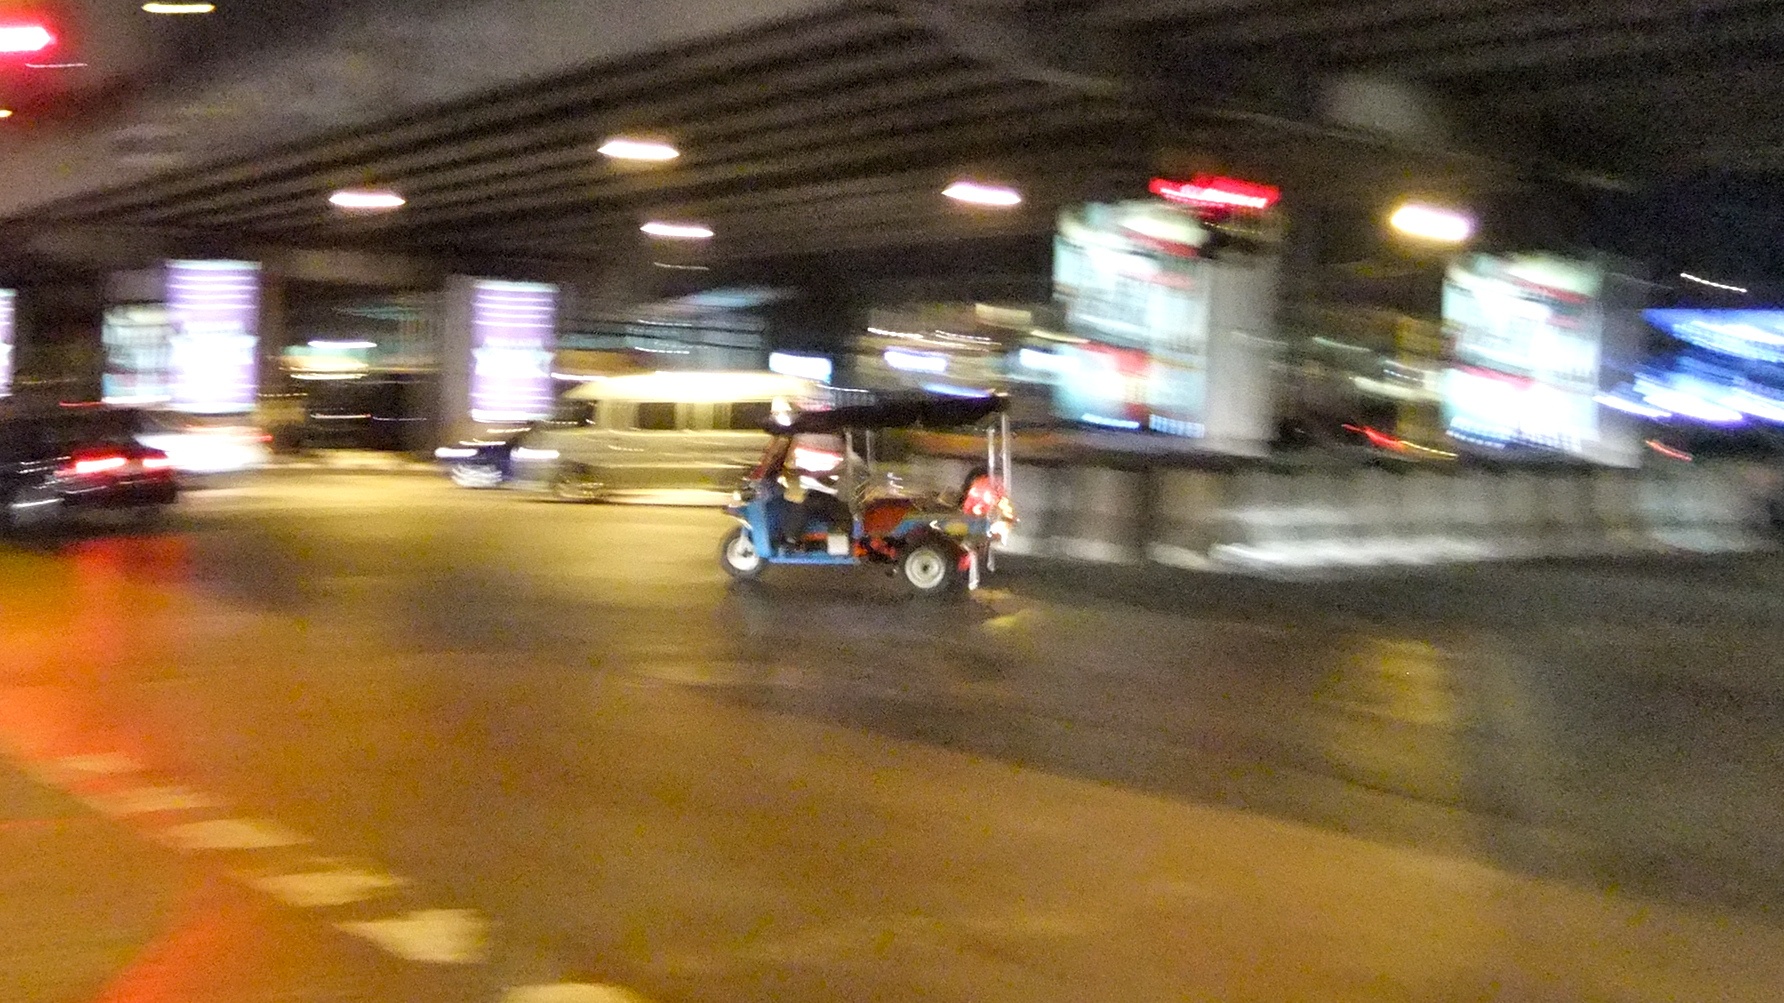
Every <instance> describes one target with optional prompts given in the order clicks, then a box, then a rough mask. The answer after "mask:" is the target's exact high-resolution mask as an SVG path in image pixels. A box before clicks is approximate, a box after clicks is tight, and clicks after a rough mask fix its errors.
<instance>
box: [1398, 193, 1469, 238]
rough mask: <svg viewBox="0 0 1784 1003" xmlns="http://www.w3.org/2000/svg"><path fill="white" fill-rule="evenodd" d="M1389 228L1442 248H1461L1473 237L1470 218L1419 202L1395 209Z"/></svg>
mask: <svg viewBox="0 0 1784 1003" xmlns="http://www.w3.org/2000/svg"><path fill="white" fill-rule="evenodd" d="M1388 225H1389V226H1391V227H1393V228H1394V229H1396V230H1398V231H1400V232H1401V233H1404V234H1406V235H1407V236H1408V237H1417V238H1418V239H1420V240H1429V241H1433V242H1435V243H1439V244H1460V243H1462V242H1463V241H1466V240H1467V239H1468V238H1469V237H1472V236H1474V221H1473V220H1471V219H1469V218H1468V217H1467V216H1464V215H1462V214H1461V213H1459V212H1452V211H1451V210H1449V209H1439V208H1438V207H1436V206H1430V205H1422V204H1420V203H1417V202H1408V203H1407V204H1405V205H1403V206H1401V207H1400V208H1398V209H1395V210H1394V214H1393V215H1392V216H1389V217H1388Z"/></svg>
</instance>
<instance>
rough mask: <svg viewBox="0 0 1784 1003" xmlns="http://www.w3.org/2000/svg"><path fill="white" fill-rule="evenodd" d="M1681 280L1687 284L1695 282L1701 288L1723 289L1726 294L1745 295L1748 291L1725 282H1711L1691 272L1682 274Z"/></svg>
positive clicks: (1680, 275) (1680, 274)
mask: <svg viewBox="0 0 1784 1003" xmlns="http://www.w3.org/2000/svg"><path fill="white" fill-rule="evenodd" d="M1679 278H1681V279H1684V280H1685V281H1686V282H1695V283H1697V284H1698V285H1700V286H1709V287H1710V288H1711V289H1721V290H1723V291H1725V292H1731V293H1744V292H1746V291H1747V290H1746V289H1745V288H1744V287H1742V286H1731V285H1728V284H1727V283H1725V282H1711V281H1710V280H1709V279H1706V278H1702V277H1700V276H1696V275H1693V274H1691V273H1690V272H1680V273H1679Z"/></svg>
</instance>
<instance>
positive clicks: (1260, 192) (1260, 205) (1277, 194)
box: [1150, 174, 1282, 211]
mask: <svg viewBox="0 0 1784 1003" xmlns="http://www.w3.org/2000/svg"><path fill="white" fill-rule="evenodd" d="M1150 189H1151V191H1152V194H1154V195H1157V196H1158V197H1160V198H1162V199H1164V200H1166V201H1168V202H1178V203H1182V204H1185V205H1199V206H1208V207H1210V208H1224V209H1250V210H1254V211H1258V210H1263V209H1268V208H1270V207H1271V206H1273V205H1275V204H1276V200H1277V199H1279V198H1281V197H1282V189H1280V188H1276V187H1274V186H1272V185H1260V184H1257V183H1255V182H1251V181H1235V180H1234V179H1232V178H1217V177H1213V176H1211V175H1207V174H1200V175H1197V176H1196V177H1195V178H1193V179H1191V180H1189V181H1171V180H1169V179H1167V178H1153V179H1152V184H1151V186H1150Z"/></svg>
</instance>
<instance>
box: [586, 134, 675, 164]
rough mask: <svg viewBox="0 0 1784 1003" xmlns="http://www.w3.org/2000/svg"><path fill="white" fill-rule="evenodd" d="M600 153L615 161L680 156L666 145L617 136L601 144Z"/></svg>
mask: <svg viewBox="0 0 1784 1003" xmlns="http://www.w3.org/2000/svg"><path fill="white" fill-rule="evenodd" d="M600 153H601V155H602V156H606V157H612V158H613V159H615V160H674V159H675V158H676V157H679V156H681V151H680V150H678V149H676V148H675V147H673V146H670V145H669V144H668V143H658V142H655V141H653V140H648V139H626V138H624V137H617V136H616V137H615V138H613V139H610V140H608V141H607V142H605V143H602V144H601V149H600Z"/></svg>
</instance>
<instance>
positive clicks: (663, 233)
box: [638, 220, 712, 240]
mask: <svg viewBox="0 0 1784 1003" xmlns="http://www.w3.org/2000/svg"><path fill="white" fill-rule="evenodd" d="M638 229H640V230H643V231H644V232H645V233H648V234H650V235H651V236H653V237H667V238H669V239H670V240H710V239H712V228H710V227H705V226H701V225H700V224H698V223H660V222H657V221H655V220H653V221H651V222H649V223H646V224H644V225H643V226H641V227H639V228H638Z"/></svg>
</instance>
